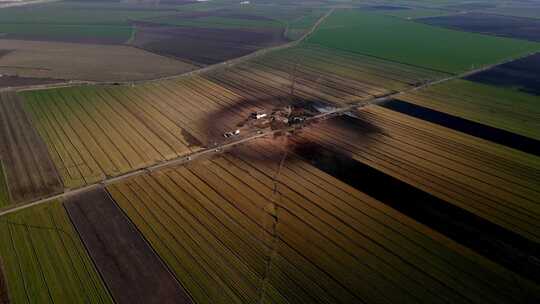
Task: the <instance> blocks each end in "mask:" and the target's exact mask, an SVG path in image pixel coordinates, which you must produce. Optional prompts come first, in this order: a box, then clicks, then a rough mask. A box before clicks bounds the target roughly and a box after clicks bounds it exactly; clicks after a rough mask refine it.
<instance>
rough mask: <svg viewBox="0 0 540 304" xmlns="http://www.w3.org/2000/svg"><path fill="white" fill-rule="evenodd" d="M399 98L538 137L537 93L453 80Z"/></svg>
mask: <svg viewBox="0 0 540 304" xmlns="http://www.w3.org/2000/svg"><path fill="white" fill-rule="evenodd" d="M400 99H402V100H405V101H407V102H411V103H414V104H417V105H420V106H423V107H427V108H430V109H433V110H436V111H440V112H444V113H448V114H451V115H454V116H458V117H462V118H465V119H468V120H472V121H475V122H478V123H481V124H485V125H489V126H492V127H495V128H499V129H503V130H506V131H509V132H513V133H516V134H520V135H523V136H526V137H529V138H534V139H536V140H540V120H538V117H540V109H539V106H538V101H539V99H538V96H534V95H530V94H526V93H522V92H519V91H515V90H509V89H506V88H498V87H495V86H491V85H485V84H479V83H474V82H471V81H466V80H454V81H451V82H446V83H443V84H439V85H435V86H431V87H429V88H426V89H424V90H421V91H416V92H412V93H408V94H405V95H403V96H401V97H400Z"/></svg>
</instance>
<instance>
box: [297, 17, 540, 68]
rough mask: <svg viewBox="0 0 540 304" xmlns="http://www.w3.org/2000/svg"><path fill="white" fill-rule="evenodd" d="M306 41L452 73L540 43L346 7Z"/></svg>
mask: <svg viewBox="0 0 540 304" xmlns="http://www.w3.org/2000/svg"><path fill="white" fill-rule="evenodd" d="M307 42H308V43H313V44H320V45H323V46H326V47H331V48H337V49H341V50H346V51H351V52H355V53H360V54H364V55H371V56H375V57H379V58H383V59H388V60H393V61H398V62H401V63H407V64H411V65H416V66H421V67H425V68H431V69H435V70H439V71H444V72H449V73H460V72H464V71H466V70H470V69H474V68H479V67H481V66H485V65H489V64H494V63H497V62H500V61H502V60H506V59H508V58H512V57H519V56H523V55H526V54H528V53H531V52H534V51H538V50H540V44H538V43H533V42H526V41H519V40H513V39H508V38H499V37H489V36H484V35H479V34H472V33H464V32H458V31H453V30H446V29H441V28H437V27H432V26H428V25H423V24H418V23H415V22H413V21H406V20H401V19H397V18H393V17H387V16H381V15H376V14H369V13H362V12H358V11H344V10H342V11H339V12H336V13H334V14H332V16H330V17H329V18H328V19H327V21H326V22H325V23H324V24H323V25H322V27H321V28H320V30H318V31H317V32H316V33H315V34H314V35H313V36H311V37H310V38H309V39H308V41H307Z"/></svg>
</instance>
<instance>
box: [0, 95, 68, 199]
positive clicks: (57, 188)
mask: <svg viewBox="0 0 540 304" xmlns="http://www.w3.org/2000/svg"><path fill="white" fill-rule="evenodd" d="M0 155H1V157H2V162H3V164H4V167H5V170H6V180H7V184H8V189H9V193H10V197H11V201H12V203H20V202H26V201H30V200H35V199H38V198H42V197H45V196H49V195H51V194H55V193H59V192H61V191H62V190H63V185H62V181H61V180H60V177H59V176H58V173H57V171H56V168H55V166H54V164H53V162H52V160H51V158H50V155H49V153H48V149H47V146H46V145H45V143H44V142H43V141H42V139H41V137H40V136H39V134H38V133H37V132H36V130H35V129H34V127H33V126H32V123H31V121H30V119H29V117H28V116H27V114H26V113H25V111H24V109H23V104H22V100H21V99H19V97H18V96H17V95H16V94H15V93H2V94H1V95H0Z"/></svg>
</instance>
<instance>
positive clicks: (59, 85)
mask: <svg viewBox="0 0 540 304" xmlns="http://www.w3.org/2000/svg"><path fill="white" fill-rule="evenodd" d="M53 1H55V0H53ZM333 12H334V9H330V10H329V11H328V12H327V13H326V14H324V15H323V16H321V18H319V20H317V22H316V23H315V24H314V25H313V26H312V27H311V29H310V30H309V31H307V32H306V33H305V34H304V35H303V36H302V37H301V38H300V39H298V40H295V41H291V42H289V43H285V44H281V45H278V46H274V47H269V48H264V49H260V50H258V51H255V52H253V53H250V54H247V55H245V56H242V57H237V58H234V59H231V60H227V61H223V62H219V63H216V64H212V65H209V66H206V67H204V68H201V69H198V70H194V71H190V72H186V73H182V74H178V75H172V76H166V77H161V78H155V79H152V80H140V81H127V82H110V81H107V82H99V81H86V80H70V81H67V82H61V83H54V84H43V85H29V86H22V87H13V88H11V87H7V88H0V92H2V91H36V90H46V89H54V88H64V87H74V86H81V85H112V84H114V85H133V84H143V83H148V82H159V81H162V80H168V79H177V78H184V77H191V76H194V75H199V74H201V73H206V72H210V71H213V70H215V69H219V68H223V67H226V66H233V65H238V64H240V63H243V62H245V61H248V60H251V59H254V58H257V57H260V56H262V55H265V54H267V53H269V52H274V51H278V50H282V49H286V48H291V47H294V46H296V45H298V44H300V43H301V42H302V41H304V40H305V39H307V38H308V37H309V36H310V35H311V34H313V32H315V31H316V30H317V29H318V28H319V26H320V25H321V23H322V22H323V21H324V20H325V19H326V18H327V17H328V16H330V15H331V14H332V13H333ZM136 31H137V29H136V27H135V26H134V28H133V32H134V33H133V35H132V37H131V38H130V39H129V41H128V42H127V43H128V44H129V43H130V41H132V40H133V39H134V36H135V35H136Z"/></svg>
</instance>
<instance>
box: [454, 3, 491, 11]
mask: <svg viewBox="0 0 540 304" xmlns="http://www.w3.org/2000/svg"><path fill="white" fill-rule="evenodd" d="M496 6H497V5H496V4H494V3H489V2H476V3H474V2H473V3H462V4H454V5H447V6H445V7H444V8H447V9H453V10H477V9H489V8H495V7H496Z"/></svg>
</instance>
